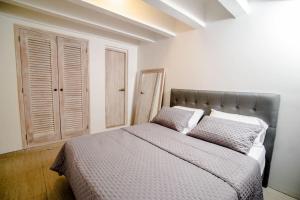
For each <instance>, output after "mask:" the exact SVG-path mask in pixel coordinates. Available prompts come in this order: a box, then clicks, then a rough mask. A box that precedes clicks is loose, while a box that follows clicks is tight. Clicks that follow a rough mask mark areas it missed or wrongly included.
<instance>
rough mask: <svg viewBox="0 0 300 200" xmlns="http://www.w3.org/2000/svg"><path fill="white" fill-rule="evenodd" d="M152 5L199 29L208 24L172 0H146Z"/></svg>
mask: <svg viewBox="0 0 300 200" xmlns="http://www.w3.org/2000/svg"><path fill="white" fill-rule="evenodd" d="M144 1H145V2H147V3H149V4H150V5H152V6H154V7H156V8H158V9H160V10H161V11H163V12H165V13H167V14H168V15H171V16H172V17H174V18H176V19H177V20H179V21H182V22H184V23H186V24H188V25H189V26H191V27H193V28H195V29H197V28H203V27H205V26H206V24H205V22H204V20H203V19H201V18H199V17H196V16H195V15H193V13H191V12H189V11H188V10H186V9H184V8H182V7H181V6H180V5H177V4H176V3H174V2H172V1H170V0H144Z"/></svg>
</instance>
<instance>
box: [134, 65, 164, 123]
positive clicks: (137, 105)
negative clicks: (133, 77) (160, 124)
mask: <svg viewBox="0 0 300 200" xmlns="http://www.w3.org/2000/svg"><path fill="white" fill-rule="evenodd" d="M152 73H160V74H161V84H160V88H159V90H160V91H159V97H158V98H159V99H158V105H157V112H158V111H159V110H160V109H161V106H162V98H163V90H164V85H165V69H164V68H156V69H145V70H141V71H140V73H139V82H138V87H137V91H136V95H135V97H136V98H135V105H134V110H133V117H132V123H131V124H134V122H135V118H136V117H137V115H138V113H137V112H138V110H139V107H140V101H139V91H141V87H142V84H141V83H142V79H143V75H144V74H152Z"/></svg>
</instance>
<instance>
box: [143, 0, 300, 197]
mask: <svg viewBox="0 0 300 200" xmlns="http://www.w3.org/2000/svg"><path fill="white" fill-rule="evenodd" d="M250 6H251V7H252V13H251V14H250V15H249V16H244V17H242V18H239V19H231V20H224V21H220V22H215V23H211V24H208V26H207V27H206V28H205V29H203V30H196V31H192V32H188V33H183V34H181V35H178V36H177V37H176V38H174V39H169V40H164V41H160V42H157V43H154V44H145V45H142V46H140V47H139V66H140V67H142V68H148V67H160V66H164V67H165V68H166V71H167V72H166V91H165V93H166V95H165V101H164V102H165V103H166V104H167V103H168V102H169V94H170V88H185V89H207V90H225V91H226V90H228V91H249V92H269V93H278V94H280V95H281V107H280V116H279V122H278V131H277V137H276V142H275V149H274V154H273V161H272V168H271V175H270V184H269V185H270V186H271V187H272V188H274V189H277V190H280V191H282V192H285V193H287V194H290V195H292V196H295V197H298V198H300V159H299V155H300V145H299V144H300V123H299V122H300V121H299V120H300V118H299V114H298V113H299V110H300V12H299V11H300V1H298V0H290V1H261V2H258V1H255V2H252V3H251V4H250Z"/></svg>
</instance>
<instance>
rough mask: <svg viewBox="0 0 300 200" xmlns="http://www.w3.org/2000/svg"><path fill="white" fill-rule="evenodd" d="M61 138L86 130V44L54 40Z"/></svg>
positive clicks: (64, 39) (78, 41) (70, 40)
mask: <svg viewBox="0 0 300 200" xmlns="http://www.w3.org/2000/svg"><path fill="white" fill-rule="evenodd" d="M57 41H58V65H59V88H60V117H61V134H62V138H68V137H72V136H76V135H82V134H84V133H86V132H87V130H88V94H87V93H88V90H87V43H86V42H84V41H80V40H74V39H67V38H62V37H58V40H57Z"/></svg>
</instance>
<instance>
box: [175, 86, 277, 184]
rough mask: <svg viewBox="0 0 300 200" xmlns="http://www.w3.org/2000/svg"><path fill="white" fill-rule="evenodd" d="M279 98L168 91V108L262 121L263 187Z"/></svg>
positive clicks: (272, 144) (269, 95)
mask: <svg viewBox="0 0 300 200" xmlns="http://www.w3.org/2000/svg"><path fill="white" fill-rule="evenodd" d="M279 103H280V96H279V95H277V94H262V93H243V92H220V91H203V90H185V89H171V100H170V106H175V105H180V106H186V107H193V108H201V109H203V110H205V114H207V115H208V114H210V110H211V108H213V109H216V110H220V111H224V112H229V113H236V114H241V115H249V116H255V117H259V118H261V119H263V120H264V121H265V122H267V124H269V128H268V130H267V134H266V138H265V141H264V145H265V148H266V164H265V170H264V174H263V186H264V187H267V186H268V180H269V173H270V167H271V159H272V154H273V147H274V141H275V136H276V127H277V118H278V111H279Z"/></svg>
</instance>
